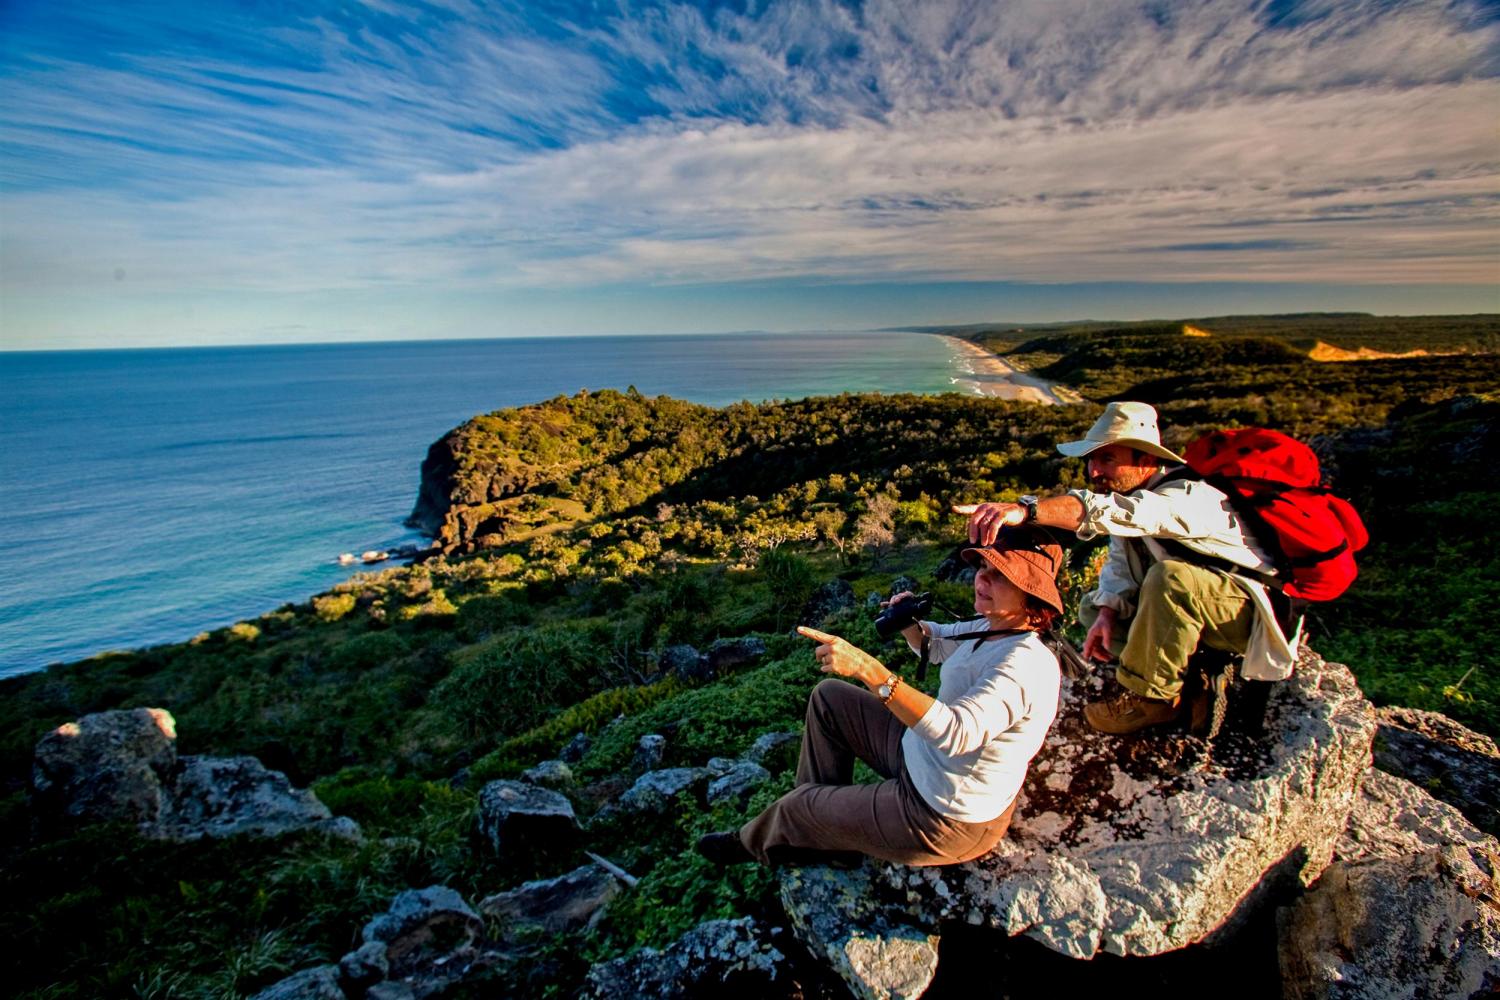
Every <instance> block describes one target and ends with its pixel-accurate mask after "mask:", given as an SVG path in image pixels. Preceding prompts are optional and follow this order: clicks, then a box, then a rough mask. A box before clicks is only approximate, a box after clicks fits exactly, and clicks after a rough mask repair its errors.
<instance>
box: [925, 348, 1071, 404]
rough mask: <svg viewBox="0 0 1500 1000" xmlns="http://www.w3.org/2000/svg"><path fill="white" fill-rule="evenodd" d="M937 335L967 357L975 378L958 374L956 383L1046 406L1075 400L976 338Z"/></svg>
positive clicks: (980, 391) (976, 389) (971, 373)
mask: <svg viewBox="0 0 1500 1000" xmlns="http://www.w3.org/2000/svg"><path fill="white" fill-rule="evenodd" d="M938 336H940V337H942V339H944V340H946V341H948V342H949V343H951V344H952V345H953V346H954V347H956V348H957V349H958V350H959V352H960V354H962V355H966V356H967V360H968V364H969V374H970V375H971V376H972V378H963V377H955V378H954V379H953V382H954V384H955V385H957V384H959V383H965V384H967V385H969V386H970V387H972V388H973V390H974V392H976V393H978V394H979V395H981V396H993V397H996V398H999V399H1013V400H1019V401H1021V402H1026V403H1040V404H1042V405H1044V406H1057V405H1059V404H1065V403H1070V402H1073V400H1070V399H1066V398H1064V397H1063V396H1062V395H1061V394H1059V393H1058V391H1057V387H1056V386H1054V385H1053V384H1052V383H1051V382H1048V381H1046V380H1045V379H1039V378H1037V377H1036V376H1035V375H1031V374H1029V373H1027V372H1024V371H1021V370H1020V369H1018V368H1016V367H1015V366H1014V365H1011V364H1007V363H1006V362H1004V361H1002V360H1000V358H998V357H997V356H995V355H994V354H991V353H990V352H989V351H987V350H985V349H984V348H983V347H980V346H979V345H978V344H976V343H974V342H973V341H969V340H961V339H959V338H958V337H951V336H948V335H947V334H938Z"/></svg>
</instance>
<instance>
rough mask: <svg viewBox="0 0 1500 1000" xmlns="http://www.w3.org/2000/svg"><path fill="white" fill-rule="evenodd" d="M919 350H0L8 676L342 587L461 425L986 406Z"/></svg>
mask: <svg viewBox="0 0 1500 1000" xmlns="http://www.w3.org/2000/svg"><path fill="white" fill-rule="evenodd" d="M973 367H974V359H973V357H972V355H969V354H966V353H965V352H964V351H963V350H962V349H961V348H960V346H959V343H958V342H956V341H953V340H949V339H947V338H940V337H934V336H930V335H927V334H919V333H821V334H726V335H714V336H671V337H667V336H652V337H613V338H598V337H591V338H533V339H524V340H463V341H441V342H420V343H415V342H408V343H369V344H340V345H298V346H276V347H239V348H197V349H159V350H118V351H68V352H15V353H0V551H4V553H5V558H4V565H5V571H4V573H0V677H4V676H9V675H12V674H18V673H25V672H27V671H33V670H39V669H41V668H43V667H45V666H46V665H47V664H49V663H54V662H67V661H72V660H78V659H82V658H84V657H88V656H91V655H94V654H97V653H100V652H104V651H108V650H116V649H131V648H138V647H143V646H152V645H157V644H160V643H166V642H181V641H185V640H187V639H189V638H191V637H192V636H193V635H195V634H197V633H199V632H201V631H204V630H207V629H212V628H217V627H220V626H224V625H228V624H232V623H233V622H236V621H241V620H244V619H247V618H254V617H255V616H257V615H259V614H262V613H264V612H267V611H270V610H273V609H275V608H276V607H278V606H280V605H282V604H284V603H287V602H289V601H303V600H306V599H308V598H309V597H311V596H312V595H314V594H316V593H319V592H321V591H324V590H326V589H328V588H329V587H331V586H332V585H334V584H335V583H338V582H339V581H341V580H344V579H347V578H348V577H349V576H350V575H351V574H352V573H353V572H356V571H357V570H359V569H360V568H361V567H359V566H352V567H351V566H340V565H339V564H338V562H337V559H336V557H337V555H338V554H339V553H341V552H355V553H359V552H362V551H364V550H366V549H388V548H393V547H395V546H398V545H401V544H409V543H420V542H422V541H423V540H422V539H420V538H419V537H418V536H416V535H415V534H414V533H412V532H410V531H409V530H408V529H406V528H405V527H403V526H402V524H401V522H402V519H403V518H405V517H406V515H407V514H409V513H410V512H411V508H412V504H413V502H414V501H415V499H416V493H417V483H418V474H419V469H420V466H421V462H422V458H423V457H424V456H425V455H426V453H427V446H428V445H430V444H431V443H432V442H433V441H435V440H437V439H438V438H439V437H441V436H442V435H443V434H445V433H446V432H447V431H449V430H450V429H452V428H453V427H456V426H457V425H459V424H461V423H463V422H464V421H465V420H467V419H469V418H470V417H472V416H474V415H476V414H479V413H485V412H488V411H490V410H495V409H499V408H501V407H507V406H516V405H520V404H523V403H531V402H535V401H538V400H542V399H546V398H549V397H551V396H555V395H558V394H560V393H567V394H571V393H574V392H577V391H578V390H580V389H583V388H588V389H591V390H597V389H605V388H617V389H624V388H626V387H627V386H630V385H634V386H635V387H636V388H637V389H639V390H640V391H641V392H643V393H645V394H647V395H657V394H666V395H670V396H676V397H678V398H681V399H688V400H692V401H694V402H699V403H707V404H711V405H723V404H727V403H731V402H736V401H738V400H742V399H748V400H752V401H761V400H767V399H800V398H803V397H806V396H815V395H828V394H837V393H840V392H868V391H880V392H924V393H925V392H944V391H961V392H977V391H981V389H980V385H981V382H982V377H975V376H974V375H973Z"/></svg>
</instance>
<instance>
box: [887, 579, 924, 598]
mask: <svg viewBox="0 0 1500 1000" xmlns="http://www.w3.org/2000/svg"><path fill="white" fill-rule="evenodd" d="M908 590H909V591H911V592H912V593H913V594H920V593H921V592H922V581H920V580H918V579H916V578H915V577H910V576H898V577H896V579H894V580H892V581H891V589H890V591H889V592H888V593H887V594H886V596H887V597H888V598H889V597H895V596H896V595H897V594H899V593H901V592H903V591H908Z"/></svg>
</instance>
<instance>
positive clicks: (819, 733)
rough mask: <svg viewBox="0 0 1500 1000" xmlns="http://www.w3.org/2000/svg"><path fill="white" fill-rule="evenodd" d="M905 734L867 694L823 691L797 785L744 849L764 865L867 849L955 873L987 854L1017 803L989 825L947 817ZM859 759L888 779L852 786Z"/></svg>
mask: <svg viewBox="0 0 1500 1000" xmlns="http://www.w3.org/2000/svg"><path fill="white" fill-rule="evenodd" d="M905 732H906V726H905V725H903V724H902V723H901V721H900V720H899V719H897V718H896V717H895V716H894V715H892V714H891V713H890V710H889V709H887V708H886V707H885V706H884V705H882V704H881V703H880V699H879V698H877V697H876V696H875V695H873V694H871V693H870V692H869V691H866V690H865V689H864V688H861V687H856V686H855V685H853V684H848V683H846V682H844V681H838V680H832V679H829V680H825V681H823V682H822V683H820V684H819V685H818V686H817V687H815V688H814V689H813V692H812V694H811V696H809V698H808V699H807V726H806V728H805V729H804V731H803V734H802V755H801V758H800V759H799V760H798V762H797V786H796V787H795V788H793V789H792V790H791V791H790V792H787V793H786V794H785V795H783V796H782V797H781V798H779V799H777V800H776V801H775V802H773V803H771V805H770V806H769V807H768V808H767V809H766V811H765V812H763V813H761V814H760V815H759V816H757V817H755V818H754V819H752V820H751V821H750V822H748V823H746V824H745V825H744V826H742V827H740V840H741V842H742V843H744V845H745V847H746V849H748V850H749V851H750V853H751V854H753V855H755V856H756V857H757V858H759V859H760V861H761V862H762V863H764V864H778V863H783V862H795V861H808V860H813V858H812V857H811V856H810V852H813V851H830V852H847V851H858V852H860V853H862V854H868V855H870V856H871V857H875V858H882V859H884V860H886V861H895V862H898V863H900V864H907V865H951V864H957V863H958V862H961V861H968V860H971V859H973V858H977V857H979V856H980V855H982V854H986V853H988V852H989V851H990V850H992V849H993V848H994V846H995V845H996V844H998V843H1000V841H1001V840H1002V839H1003V838H1004V837H1005V831H1006V830H1007V829H1009V828H1010V817H1011V814H1012V813H1014V812H1015V810H1016V804H1015V802H1012V803H1011V804H1010V806H1009V807H1008V808H1007V809H1006V810H1005V812H1003V813H1001V814H1000V815H999V816H998V817H996V818H995V819H992V820H990V821H989V822H987V823H965V822H963V821H962V820H956V819H950V818H948V817H945V816H943V815H942V814H941V813H939V812H937V811H936V810H934V809H933V808H932V807H931V806H929V805H928V804H927V802H926V800H924V799H923V798H922V795H921V793H920V792H918V791H917V789H916V786H915V785H913V784H912V781H911V777H910V776H909V775H908V774H907V773H906V768H905V767H904V766H903V763H902V754H901V737H902V736H903V735H904V734H905ZM855 758H859V759H860V760H862V761H864V762H865V763H866V764H868V765H869V766H870V768H871V769H872V770H873V771H874V772H875V773H876V774H878V775H880V776H881V777H882V778H884V779H885V780H884V781H881V782H878V783H876V784H871V785H855V784H851V782H853V780H854V760H855Z"/></svg>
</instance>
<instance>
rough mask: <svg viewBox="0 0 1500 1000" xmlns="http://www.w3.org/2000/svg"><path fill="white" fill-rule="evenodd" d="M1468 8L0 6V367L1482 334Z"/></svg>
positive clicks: (1491, 236) (1490, 8)
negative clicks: (1148, 337)
mask: <svg viewBox="0 0 1500 1000" xmlns="http://www.w3.org/2000/svg"><path fill="white" fill-rule="evenodd" d="M1497 108H1500V4H1496V3H1494V2H1472V0H1455V2H1429V0H1410V2H1393V0H1348V2H1336V0H1306V2H1292V0H1274V2H1244V0H1239V2H1228V0H1172V2H1166V0H1151V2H1143V0H1010V2H1001V0H995V2H981V0H963V2H942V0H923V2H920V3H916V2H910V0H899V2H878V3H838V2H828V0H808V2H778V3H730V4H674V3H611V2H608V0H600V2H594V3H578V4H568V3H556V4H509V5H504V4H489V3H486V4H470V3H463V2H448V0H437V2H430V3H402V2H383V0H382V2H369V3H363V4H361V3H354V2H344V3H338V4H320V3H317V2H311V0H310V2H307V3H295V4H284V3H281V4H273V3H245V4H227V3H217V2H213V0H202V2H194V3H182V4H172V3H139V4H131V3H123V4H122V3H119V2H118V0H116V2H113V3H108V4H102V3H92V2H80V0H69V2H67V3H58V2H56V0H47V2H40V0H3V2H0V346H3V347H6V348H13V349H14V348H20V349H29V348H66V347H107V346H150V345H166V344H221V343H262V342H264V343H270V342H292V341H336V340H372V339H389V338H401V339H411V338H422V337H468V336H473V337H496V336H531V335H537V334H547V333H554V332H555V333H563V334H580V333H583V334H588V333H601V334H602V333H645V332H665V333H671V332H693V331H715V330H734V329H753V328H759V329H773V330H790V329H813V328H826V327H842V328H854V327H874V326H892V325H899V324H903V323H910V324H925V323H943V322H954V323H963V322H979V321H985V320H999V321H1038V320H1050V319H1064V318H1083V317H1095V318H1139V317H1149V316H1157V317H1173V316H1189V315H1213V314H1223V313H1227V312H1277V311H1291V310H1308V309H1363V310H1368V311H1372V312H1381V313H1458V312H1476V311H1500V112H1497V110H1496V109H1497Z"/></svg>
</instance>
